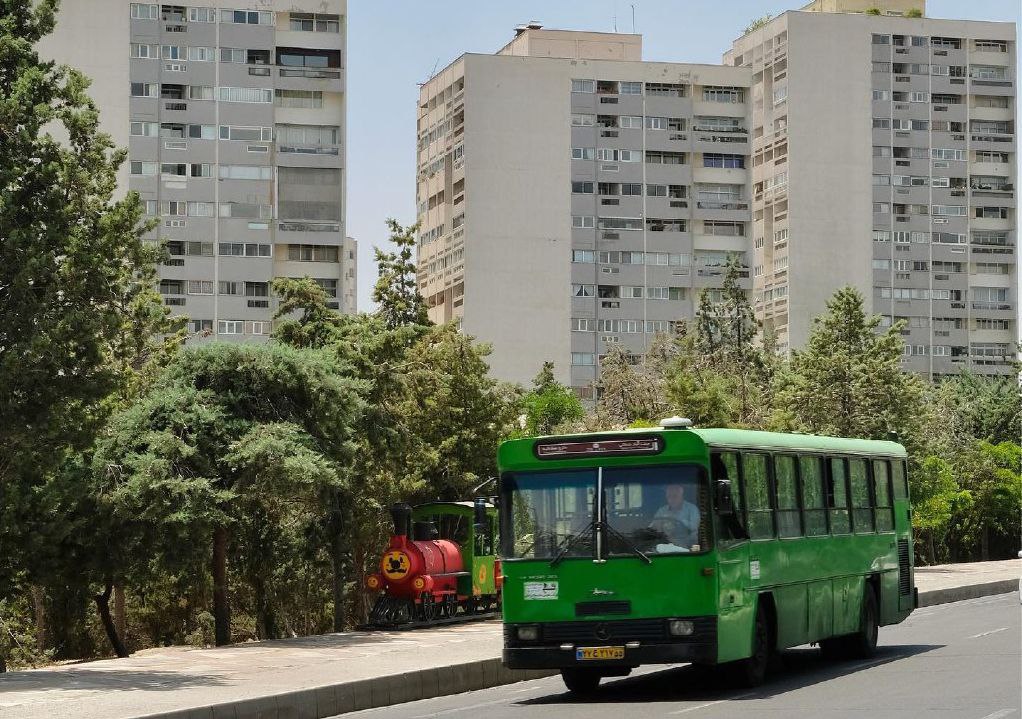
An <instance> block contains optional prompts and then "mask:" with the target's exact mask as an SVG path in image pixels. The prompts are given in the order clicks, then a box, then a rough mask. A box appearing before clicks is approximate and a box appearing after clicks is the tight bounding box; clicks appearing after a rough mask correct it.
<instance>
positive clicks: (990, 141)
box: [969, 131, 1015, 152]
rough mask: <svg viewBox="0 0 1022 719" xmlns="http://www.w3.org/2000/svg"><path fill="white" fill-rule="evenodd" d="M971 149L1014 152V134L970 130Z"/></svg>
mask: <svg viewBox="0 0 1022 719" xmlns="http://www.w3.org/2000/svg"><path fill="white" fill-rule="evenodd" d="M969 136H970V139H971V140H972V145H971V146H970V147H971V149H972V150H992V151H994V152H1014V151H1015V135H1014V133H1010V132H975V131H974V132H972V133H970V135H969Z"/></svg>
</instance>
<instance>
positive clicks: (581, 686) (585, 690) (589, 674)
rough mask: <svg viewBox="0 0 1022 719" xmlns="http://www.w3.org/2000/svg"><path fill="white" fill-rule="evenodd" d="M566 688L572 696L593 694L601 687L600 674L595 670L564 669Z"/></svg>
mask: <svg viewBox="0 0 1022 719" xmlns="http://www.w3.org/2000/svg"><path fill="white" fill-rule="evenodd" d="M561 678H562V679H563V680H564V686H566V687H568V691H569V692H571V693H572V694H592V693H593V692H595V691H596V689H597V688H598V687H599V686H600V679H601V677H600V673H599V672H598V671H597V670H595V669H562V670H561Z"/></svg>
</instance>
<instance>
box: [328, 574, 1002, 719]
mask: <svg viewBox="0 0 1022 719" xmlns="http://www.w3.org/2000/svg"><path fill="white" fill-rule="evenodd" d="M1020 706H1022V607H1020V605H1019V595H1018V594H1017V593H1012V594H1002V595H998V596H994V597H984V598H981V599H973V600H969V601H964V602H957V603H953V604H942V605H938V606H933V607H927V608H924V609H919V610H916V611H915V612H914V613H913V614H912V616H911V617H909V619H908V620H906V621H905V622H904V623H902V624H900V625H897V626H894V627H884V628H882V629H881V630H880V646H879V648H878V649H877V653H876V655H875V656H874V657H873V658H872V659H869V660H867V661H854V662H829V661H825V660H824V659H822V658H821V657H820V655H819V651H818V650H817V649H815V648H810V647H799V648H796V649H791V650H788V651H787V652H785V653H784V667H783V668H782V669H780V670H779V671H777V672H776V673H775V674H773V675H772V676H771V677H770V679H769V680H768V682H767V683H766V684H765V685H764V686H762V687H760V688H759V689H757V690H754V691H750V690H733V689H726V688H723V687H721V686H719V685H715V682H714V681H713V677H712V676H706V675H704V674H701V673H699V672H698V671H697V670H696V669H695V668H693V667H689V666H679V667H673V668H667V669H665V668H649V669H647V668H643V669H640V670H638V671H636V672H634V673H633V674H632V675H631V676H629V677H627V678H622V679H605V680H604V681H603V683H602V684H601V687H600V692H599V693H598V694H597V695H596V697H595V698H593V699H590V700H583V699H578V698H576V697H574V696H572V695H571V694H568V693H567V692H566V690H565V689H564V685H563V684H562V683H561V680H560V678H559V677H554V678H549V679H541V680H537V681H531V682H521V683H518V684H511V685H507V686H503V687H496V688H493V689H487V690H483V691H477V692H468V693H465V694H458V695H455V696H448V697H441V698H437V699H428V700H424V701H418V702H411V703H408V704H399V705H396V706H391V707H383V708H380V709H370V710H368V711H362V712H355V713H353V714H345V715H343V716H344V717H345V719H356V718H360V719H361V718H364V719H370V718H371V719H398V718H399V717H400V718H401V719H426V718H427V717H451V718H453V719H476V718H477V717H483V718H484V719H531V718H532V717H556V718H557V719H601V718H606V719H625V718H626V717H642V718H643V719H646V718H647V717H675V716H683V717H686V718H687V717H688V716H691V717H692V718H693V719H724V718H730V717H757V718H774V717H779V718H782V719H790V718H791V717H814V718H815V717H820V718H821V719H838V718H842V719H844V718H854V719H886V718H887V717H892V718H895V719H901V718H903V717H928V718H929V717H932V718H936V719H945V718H948V719H951V718H955V719H957V718H958V717H961V718H962V719H1008V718H1009V717H1014V718H1015V719H1022V714H1020Z"/></svg>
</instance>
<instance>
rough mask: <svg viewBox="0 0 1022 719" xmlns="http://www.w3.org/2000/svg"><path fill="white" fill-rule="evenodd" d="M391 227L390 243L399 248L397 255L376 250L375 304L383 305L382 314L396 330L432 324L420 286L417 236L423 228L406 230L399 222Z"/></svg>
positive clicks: (390, 220) (381, 307)
mask: <svg viewBox="0 0 1022 719" xmlns="http://www.w3.org/2000/svg"><path fill="white" fill-rule="evenodd" d="M387 227H389V228H390V242H391V244H393V245H396V246H397V252H383V251H382V250H380V249H379V248H376V264H377V266H378V268H379V277H378V279H377V280H376V286H375V287H374V288H373V301H374V302H376V303H377V304H379V306H380V307H379V310H378V312H379V314H380V316H382V317H383V319H384V322H385V323H386V325H387V327H388V328H390V329H394V328H396V327H402V326H406V325H428V324H430V322H429V315H428V314H427V313H426V301H425V300H424V299H423V298H422V295H420V294H419V290H418V287H417V286H416V278H415V263H414V262H412V253H413V252H414V251H415V233H416V232H417V231H418V229H419V226H418V225H417V224H416V225H412V226H410V227H402V226H401V225H400V224H399V223H398V222H397V220H394V219H389V220H387Z"/></svg>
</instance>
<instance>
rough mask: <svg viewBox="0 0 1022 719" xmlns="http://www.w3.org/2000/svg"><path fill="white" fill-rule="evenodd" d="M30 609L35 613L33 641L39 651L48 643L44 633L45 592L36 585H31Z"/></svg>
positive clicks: (45, 632)
mask: <svg viewBox="0 0 1022 719" xmlns="http://www.w3.org/2000/svg"><path fill="white" fill-rule="evenodd" d="M32 608H33V610H34V613H35V641H36V645H37V646H38V647H39V649H40V650H43V649H45V648H46V644H47V642H48V641H49V637H48V636H47V634H48V632H47V631H46V629H47V627H46V591H45V590H44V589H43V588H42V587H41V586H39V585H38V584H33V585H32Z"/></svg>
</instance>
